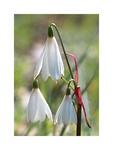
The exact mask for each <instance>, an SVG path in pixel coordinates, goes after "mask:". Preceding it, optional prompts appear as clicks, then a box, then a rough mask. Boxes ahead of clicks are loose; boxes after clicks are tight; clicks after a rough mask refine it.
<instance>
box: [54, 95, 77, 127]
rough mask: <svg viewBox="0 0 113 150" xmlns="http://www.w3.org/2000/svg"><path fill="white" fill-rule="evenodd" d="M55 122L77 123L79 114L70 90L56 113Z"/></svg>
mask: <svg viewBox="0 0 113 150" xmlns="http://www.w3.org/2000/svg"><path fill="white" fill-rule="evenodd" d="M54 123H55V124H56V123H57V124H64V125H67V124H70V123H77V115H76V111H75V108H74V106H73V103H72V97H71V95H70V92H69V93H67V94H66V95H65V96H64V98H63V101H62V103H61V104H60V106H59V108H58V110H57V113H56V115H55V119H54Z"/></svg>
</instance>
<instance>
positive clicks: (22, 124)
mask: <svg viewBox="0 0 113 150" xmlns="http://www.w3.org/2000/svg"><path fill="white" fill-rule="evenodd" d="M52 22H54V23H55V24H56V25H57V26H58V28H59V31H60V33H61V36H62V40H63V42H64V46H65V48H66V49H67V51H71V52H73V53H75V54H76V55H77V58H78V62H79V73H80V74H81V75H80V76H81V77H80V79H81V80H82V81H83V82H82V83H81V82H80V84H81V88H82V89H83V88H85V87H86V86H87V83H88V81H89V80H90V79H91V77H92V76H93V74H95V75H94V77H93V79H92V80H91V82H90V84H89V85H88V87H87V88H86V89H85V92H84V93H87V99H88V100H89V110H90V111H89V119H90V122H91V125H92V129H89V128H88V127H87V126H86V124H85V122H84V121H83V122H82V135H98V134H99V71H98V69H99V37H98V36H99V35H98V34H99V33H98V30H99V15H97V14H84V15H81V14H77V15H76V14H72V15H63V14H62V15H57V14H56V15H41V14H40V15H35V14H33V15H31V14H29V15H24V14H23V15H22V14H20V15H19V14H15V16H14V38H15V41H14V49H15V66H14V68H15V71H14V86H15V95H14V103H15V105H14V106H15V115H14V117H15V118H14V121H15V129H14V130H15V131H14V133H15V135H59V134H60V132H61V129H62V126H53V123H52V122H50V121H49V120H48V119H46V120H45V121H44V122H42V123H39V122H37V123H35V124H32V125H29V124H28V123H27V122H26V106H27V103H28V100H29V95H30V92H31V88H32V87H31V86H32V79H33V69H34V66H35V63H36V61H37V58H38V55H39V54H38V53H39V52H40V50H42V49H43V46H44V42H45V40H46V38H47V28H48V25H49V24H50V23H52ZM54 34H55V35H56V32H54ZM56 38H57V35H56ZM57 40H58V42H59V39H58V38H57ZM34 45H37V47H36V48H34ZM59 46H60V43H59ZM60 47H61V46H60ZM61 53H62V52H61ZM62 57H63V56H62ZM63 58H64V57H63ZM64 62H65V60H64ZM65 64H66V63H65ZM70 64H71V65H72V67H74V66H73V64H72V62H70ZM65 67H66V69H65V77H66V78H67V79H70V76H69V73H68V70H67V66H66V65H65ZM95 68H96V73H95ZM40 78H41V77H40ZM39 85H40V89H41V91H42V93H43V95H44V97H45V99H46V100H47V102H48V104H49V106H50V108H51V110H52V112H53V115H55V112H56V111H57V109H58V106H59V105H60V103H61V101H62V99H63V95H64V93H65V88H66V86H65V84H64V82H63V81H62V80H59V81H58V83H57V84H56V82H55V81H52V80H51V79H48V80H47V81H46V82H44V81H43V80H39ZM47 87H48V88H47ZM75 129H76V128H75V125H68V127H67V128H66V130H65V132H64V135H75V132H76V130H75Z"/></svg>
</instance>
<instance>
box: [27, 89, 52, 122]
mask: <svg viewBox="0 0 113 150" xmlns="http://www.w3.org/2000/svg"><path fill="white" fill-rule="evenodd" d="M46 116H47V117H48V118H49V119H50V120H52V113H51V110H50V108H49V106H48V104H47V103H46V101H45V99H44V97H43V95H42V93H41V91H40V89H39V88H34V89H33V90H32V93H31V96H30V99H29V103H28V108H27V120H28V121H29V122H36V121H44V120H45V118H46Z"/></svg>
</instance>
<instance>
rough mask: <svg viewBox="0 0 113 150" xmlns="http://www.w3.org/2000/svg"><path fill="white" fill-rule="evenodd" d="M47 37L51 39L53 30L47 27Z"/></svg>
mask: <svg viewBox="0 0 113 150" xmlns="http://www.w3.org/2000/svg"><path fill="white" fill-rule="evenodd" d="M48 37H50V38H52V37H53V30H52V27H51V26H49V27H48Z"/></svg>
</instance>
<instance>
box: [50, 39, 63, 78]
mask: <svg viewBox="0 0 113 150" xmlns="http://www.w3.org/2000/svg"><path fill="white" fill-rule="evenodd" d="M48 66H49V73H50V75H51V77H52V79H54V80H58V79H59V78H60V77H61V76H62V75H64V65H63V61H62V58H61V55H60V51H59V47H58V44H57V41H56V39H55V37H53V38H48Z"/></svg>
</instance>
